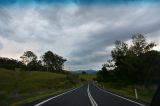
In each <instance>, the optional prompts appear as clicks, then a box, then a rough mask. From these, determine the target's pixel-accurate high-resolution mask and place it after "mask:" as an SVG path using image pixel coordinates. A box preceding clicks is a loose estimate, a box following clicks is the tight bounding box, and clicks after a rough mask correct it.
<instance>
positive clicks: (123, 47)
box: [111, 41, 128, 61]
mask: <svg viewBox="0 0 160 106" xmlns="http://www.w3.org/2000/svg"><path fill="white" fill-rule="evenodd" d="M127 51H128V45H127V44H126V43H124V42H121V41H116V42H115V48H114V49H113V50H112V51H111V55H112V58H113V60H114V61H117V59H118V58H119V57H123V56H125V55H126V53H127Z"/></svg>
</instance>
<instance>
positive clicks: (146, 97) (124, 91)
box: [97, 83, 155, 105]
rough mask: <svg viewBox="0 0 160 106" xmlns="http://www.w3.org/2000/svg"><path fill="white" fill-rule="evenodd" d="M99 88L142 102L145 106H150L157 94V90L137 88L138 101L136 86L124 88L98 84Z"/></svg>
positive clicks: (109, 84) (110, 84)
mask: <svg viewBox="0 0 160 106" xmlns="http://www.w3.org/2000/svg"><path fill="white" fill-rule="evenodd" d="M97 86H98V87H100V88H102V89H104V90H106V91H109V92H112V93H115V94H118V95H120V96H123V97H127V98H129V99H132V100H135V101H138V102H141V103H143V104H145V105H149V104H150V102H151V100H152V98H153V96H154V93H155V89H153V88H145V87H142V86H138V87H137V92H138V99H136V97H135V92H134V89H135V88H134V86H131V85H130V86H124V87H123V86H118V85H115V84H112V83H98V84H97Z"/></svg>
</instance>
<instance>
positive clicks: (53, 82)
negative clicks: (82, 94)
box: [0, 69, 76, 106]
mask: <svg viewBox="0 0 160 106" xmlns="http://www.w3.org/2000/svg"><path fill="white" fill-rule="evenodd" d="M66 76H67V75H64V74H55V73H47V72H33V71H30V72H29V71H26V72H25V71H13V70H5V69H0V106H17V105H21V104H24V103H28V102H31V101H34V100H37V99H40V98H42V97H46V96H49V95H52V94H57V93H60V92H63V91H65V90H67V89H70V88H73V86H74V87H75V86H76V84H73V83H72V82H71V81H70V80H68V77H66Z"/></svg>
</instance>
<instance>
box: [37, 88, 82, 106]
mask: <svg viewBox="0 0 160 106" xmlns="http://www.w3.org/2000/svg"><path fill="white" fill-rule="evenodd" d="M78 88H80V87H78ZM78 88H75V89H72V90H69V91H67V92H64V93H61V94H59V95H57V96H53V97H51V98H49V99H47V100H44V101H42V102H40V103H38V104H36V105H34V106H40V105H42V104H44V103H46V102H48V101H50V100H52V99H54V98H57V97H59V96H62V95H64V94H67V93H69V92H72V91H74V90H76V89H78Z"/></svg>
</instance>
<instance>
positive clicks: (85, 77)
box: [79, 74, 96, 81]
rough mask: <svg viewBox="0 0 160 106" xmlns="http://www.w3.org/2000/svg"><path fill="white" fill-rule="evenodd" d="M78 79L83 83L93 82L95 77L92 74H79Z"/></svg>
mask: <svg viewBox="0 0 160 106" xmlns="http://www.w3.org/2000/svg"><path fill="white" fill-rule="evenodd" d="M79 78H80V79H81V80H85V81H93V79H94V78H96V75H93V74H79Z"/></svg>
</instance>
